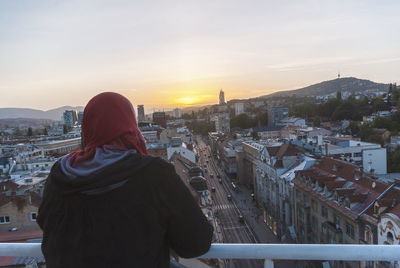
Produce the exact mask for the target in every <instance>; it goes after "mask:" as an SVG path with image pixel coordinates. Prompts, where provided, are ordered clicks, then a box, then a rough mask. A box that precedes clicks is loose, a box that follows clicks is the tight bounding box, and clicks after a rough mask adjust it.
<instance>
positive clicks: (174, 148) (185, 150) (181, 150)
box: [167, 139, 197, 164]
mask: <svg viewBox="0 0 400 268" xmlns="http://www.w3.org/2000/svg"><path fill="white" fill-rule="evenodd" d="M174 154H179V155H180V156H181V157H183V158H185V159H187V160H189V161H190V162H191V163H193V164H196V162H197V158H196V152H195V151H194V150H193V148H192V147H191V148H189V146H188V145H187V144H185V143H184V142H182V141H181V140H180V139H176V140H173V141H172V142H171V144H170V146H168V147H167V159H168V160H171V158H172V156H173V155H174Z"/></svg>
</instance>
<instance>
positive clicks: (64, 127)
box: [63, 125, 69, 134]
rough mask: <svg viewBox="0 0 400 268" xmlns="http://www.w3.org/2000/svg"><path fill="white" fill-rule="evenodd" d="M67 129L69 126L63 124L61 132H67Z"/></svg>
mask: <svg viewBox="0 0 400 268" xmlns="http://www.w3.org/2000/svg"><path fill="white" fill-rule="evenodd" d="M68 131H69V127H68V126H67V125H63V133H64V134H67V133H68Z"/></svg>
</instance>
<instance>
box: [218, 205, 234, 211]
mask: <svg viewBox="0 0 400 268" xmlns="http://www.w3.org/2000/svg"><path fill="white" fill-rule="evenodd" d="M234 207H235V206H234V205H232V204H224V205H215V206H214V209H216V210H225V209H232V208H234Z"/></svg>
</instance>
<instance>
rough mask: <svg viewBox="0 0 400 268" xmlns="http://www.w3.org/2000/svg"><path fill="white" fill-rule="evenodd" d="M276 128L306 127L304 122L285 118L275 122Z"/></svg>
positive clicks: (296, 118)
mask: <svg viewBox="0 0 400 268" xmlns="http://www.w3.org/2000/svg"><path fill="white" fill-rule="evenodd" d="M276 125H278V126H297V127H306V126H307V125H306V120H304V119H303V118H298V117H286V118H283V119H282V120H281V121H279V122H277V123H276Z"/></svg>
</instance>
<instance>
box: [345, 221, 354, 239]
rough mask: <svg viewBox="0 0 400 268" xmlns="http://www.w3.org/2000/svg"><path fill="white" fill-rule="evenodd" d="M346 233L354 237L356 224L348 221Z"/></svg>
mask: <svg viewBox="0 0 400 268" xmlns="http://www.w3.org/2000/svg"><path fill="white" fill-rule="evenodd" d="M346 234H347V236H349V237H351V238H353V239H354V226H353V225H352V224H350V223H348V222H346Z"/></svg>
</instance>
